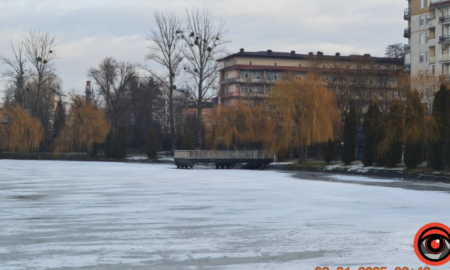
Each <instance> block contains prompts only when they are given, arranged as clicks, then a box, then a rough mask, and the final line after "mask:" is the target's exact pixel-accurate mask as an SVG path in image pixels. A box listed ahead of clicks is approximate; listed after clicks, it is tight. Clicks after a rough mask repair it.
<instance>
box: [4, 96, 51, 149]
mask: <svg viewBox="0 0 450 270" xmlns="http://www.w3.org/2000/svg"><path fill="white" fill-rule="evenodd" d="M0 116H1V117H2V118H3V119H4V121H5V122H6V124H5V126H4V127H3V132H1V133H3V137H4V144H5V145H4V146H3V147H4V148H5V149H7V150H8V151H9V152H20V153H29V152H33V151H36V150H37V149H38V148H39V144H40V143H41V142H42V141H43V139H44V130H43V128H42V125H41V123H40V121H39V120H38V119H37V118H35V117H32V116H31V115H30V114H29V113H28V112H27V111H26V110H24V109H23V108H22V107H21V106H20V104H17V105H16V106H15V107H13V106H11V105H10V104H9V102H6V103H5V105H4V107H3V110H2V111H1V112H0Z"/></svg>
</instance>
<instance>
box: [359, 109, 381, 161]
mask: <svg viewBox="0 0 450 270" xmlns="http://www.w3.org/2000/svg"><path fill="white" fill-rule="evenodd" d="M374 106H375V105H374V103H373V102H372V101H370V104H369V110H368V111H367V113H366V115H365V116H364V149H363V157H362V162H363V163H364V166H365V167H367V166H372V165H373V163H374V161H375V148H376V145H375V130H376V126H375V122H376V121H375V119H374V117H375V107H374ZM377 108H378V106H377Z"/></svg>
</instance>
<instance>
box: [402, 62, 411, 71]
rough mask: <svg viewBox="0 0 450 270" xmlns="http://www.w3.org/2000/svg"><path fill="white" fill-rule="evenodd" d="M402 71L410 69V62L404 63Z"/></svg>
mask: <svg viewBox="0 0 450 270" xmlns="http://www.w3.org/2000/svg"><path fill="white" fill-rule="evenodd" d="M403 70H404V71H409V70H411V64H405V67H404V69H403Z"/></svg>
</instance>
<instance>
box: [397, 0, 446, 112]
mask: <svg viewBox="0 0 450 270" xmlns="http://www.w3.org/2000/svg"><path fill="white" fill-rule="evenodd" d="M404 19H405V20H407V21H408V28H406V29H405V30H404V37H405V38H408V44H407V45H405V51H406V54H405V70H406V71H411V75H412V76H414V75H415V74H417V73H418V72H420V71H422V72H428V73H429V74H430V75H435V76H436V77H437V78H439V80H440V81H449V79H450V56H449V54H450V52H449V46H450V1H445V0H408V8H407V9H406V10H405V12H404ZM422 90H424V89H422ZM433 92H434V91H425V92H424V93H422V102H423V103H428V105H429V106H431V101H432V96H433V94H434V93H433Z"/></svg>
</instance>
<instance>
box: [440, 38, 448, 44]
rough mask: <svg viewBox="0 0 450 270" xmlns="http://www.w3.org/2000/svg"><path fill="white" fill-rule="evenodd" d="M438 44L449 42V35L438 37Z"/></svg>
mask: <svg viewBox="0 0 450 270" xmlns="http://www.w3.org/2000/svg"><path fill="white" fill-rule="evenodd" d="M439 44H450V36H442V37H439Z"/></svg>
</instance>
